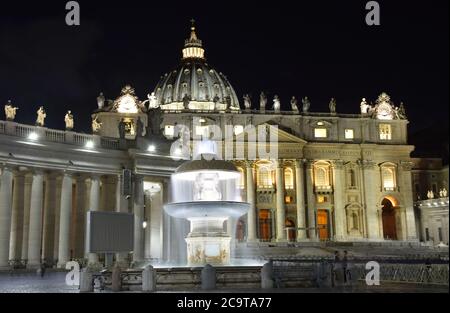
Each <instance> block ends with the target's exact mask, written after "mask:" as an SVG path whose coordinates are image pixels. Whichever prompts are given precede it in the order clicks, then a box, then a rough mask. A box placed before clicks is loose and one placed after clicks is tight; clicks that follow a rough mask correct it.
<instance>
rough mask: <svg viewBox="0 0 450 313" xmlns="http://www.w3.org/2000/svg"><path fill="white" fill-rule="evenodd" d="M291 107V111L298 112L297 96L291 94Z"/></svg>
mask: <svg viewBox="0 0 450 313" xmlns="http://www.w3.org/2000/svg"><path fill="white" fill-rule="evenodd" d="M291 108H292V111H293V112H295V113H298V112H299V111H298V101H297V98H295V96H292V98H291Z"/></svg>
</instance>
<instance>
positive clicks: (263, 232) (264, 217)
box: [259, 209, 272, 241]
mask: <svg viewBox="0 0 450 313" xmlns="http://www.w3.org/2000/svg"><path fill="white" fill-rule="evenodd" d="M271 239H272V219H271V215H270V210H266V209H261V210H259V240H261V241H270V240H271Z"/></svg>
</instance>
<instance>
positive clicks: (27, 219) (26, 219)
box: [21, 175, 33, 261]
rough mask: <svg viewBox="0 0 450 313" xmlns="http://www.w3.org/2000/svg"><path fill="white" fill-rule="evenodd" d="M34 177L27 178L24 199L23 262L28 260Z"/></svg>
mask: <svg viewBox="0 0 450 313" xmlns="http://www.w3.org/2000/svg"><path fill="white" fill-rule="evenodd" d="M32 182H33V177H32V176H29V175H27V176H26V177H25V187H24V199H23V229H22V230H23V232H22V254H21V255H22V260H23V261H25V260H28V231H29V227H30V205H31V184H32Z"/></svg>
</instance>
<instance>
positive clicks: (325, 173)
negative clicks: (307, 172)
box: [314, 162, 331, 189]
mask: <svg viewBox="0 0 450 313" xmlns="http://www.w3.org/2000/svg"><path fill="white" fill-rule="evenodd" d="M314 185H315V186H316V187H319V188H325V189H326V188H328V187H329V186H330V185H331V184H330V164H328V163H326V162H317V163H316V164H314Z"/></svg>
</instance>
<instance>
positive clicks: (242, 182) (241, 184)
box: [238, 167, 245, 189]
mask: <svg viewBox="0 0 450 313" xmlns="http://www.w3.org/2000/svg"><path fill="white" fill-rule="evenodd" d="M238 171H239V174H240V175H239V180H238V188H239V189H244V188H245V172H244V169H243V168H242V167H238Z"/></svg>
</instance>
